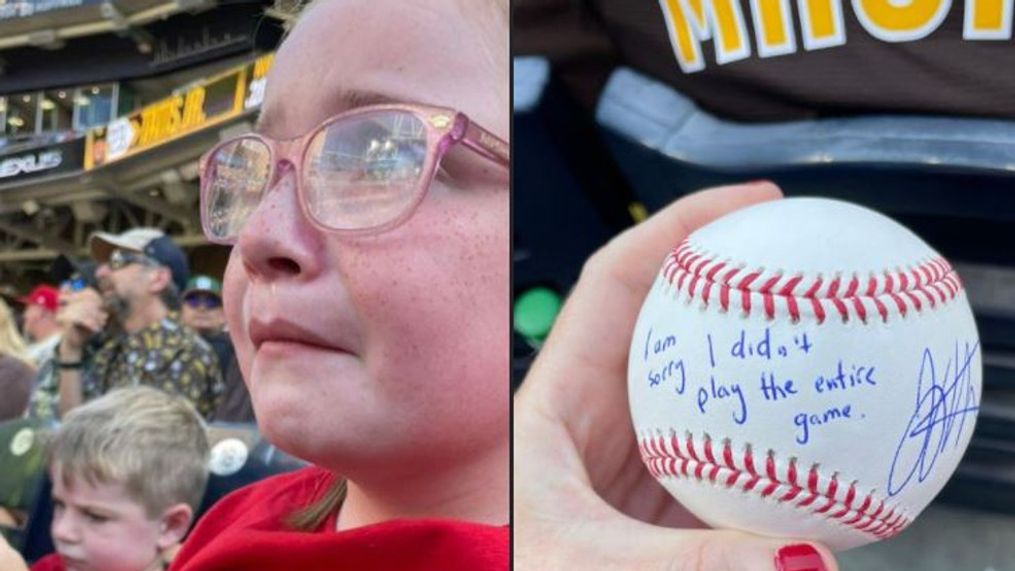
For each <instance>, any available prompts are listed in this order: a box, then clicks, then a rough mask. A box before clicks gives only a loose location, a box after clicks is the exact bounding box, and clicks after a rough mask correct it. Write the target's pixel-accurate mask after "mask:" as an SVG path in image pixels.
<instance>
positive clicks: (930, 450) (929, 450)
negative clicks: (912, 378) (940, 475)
mask: <svg viewBox="0 0 1015 571" xmlns="http://www.w3.org/2000/svg"><path fill="white" fill-rule="evenodd" d="M979 348H980V343H979V341H977V342H976V343H973V344H969V343H968V342H967V343H966V344H965V347H964V349H963V350H962V351H961V352H960V348H959V344H958V343H956V344H955V352H954V355H953V356H952V357H951V358H949V359H948V361H947V362H946V363H945V364H944V369H943V370H941V368H940V367H939V366H938V363H936V362H935V360H934V355H933V354H932V353H931V351H930V349H924V351H923V358H922V359H921V361H920V372H919V376H918V377H917V380H916V408H915V410H914V411H913V414H912V416H911V417H910V418H909V424H908V425H907V426H906V430H905V431H904V432H903V433H902V438H901V439H900V440H899V446H898V448H897V449H896V451H895V456H894V458H893V459H892V466H891V470H890V471H889V473H888V495H890V496H894V495H896V494H898V493H899V492H901V491H902V490H903V489H905V487H906V486H907V485H908V484H909V483H910V481H911V480H912V479H913V477H914V476H916V478H917V481H919V482H923V481H924V480H925V479H926V478H927V477H928V476H929V475H930V474H931V471H932V470H933V468H934V463H935V462H936V461H937V459H938V456H939V455H940V454H941V453H942V452H944V451H945V450H947V449H948V448H949V445H950V447H952V448H954V447H956V446H958V445H959V443H960V440H961V436H962V432H963V430H964V429H965V427H966V420H967V419H969V417H970V415H974V416H975V413H976V411H977V410H979V408H980V399H979V396H978V395H977V394H976V386H975V385H974V382H973V380H974V377H973V367H972V364H973V358H974V357H975V356H976V353H977V351H978V350H979ZM939 373H940V376H939ZM953 437H954V438H953Z"/></svg>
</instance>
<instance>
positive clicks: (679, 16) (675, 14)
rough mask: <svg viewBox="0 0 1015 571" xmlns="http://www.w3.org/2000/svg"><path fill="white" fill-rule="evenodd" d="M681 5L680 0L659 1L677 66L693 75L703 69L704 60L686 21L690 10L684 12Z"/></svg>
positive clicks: (690, 26) (688, 22)
mask: <svg viewBox="0 0 1015 571" xmlns="http://www.w3.org/2000/svg"><path fill="white" fill-rule="evenodd" d="M682 4H683V3H682V2H681V1H680V0H659V7H660V8H662V10H663V17H664V18H665V19H666V30H667V32H669V36H670V45H671V46H673V55H675V56H676V57H677V64H678V65H680V70H681V71H683V72H684V73H693V72H696V71H701V70H702V69H705V60H704V58H702V56H701V45H700V44H699V43H698V42H699V39H698V38H697V37H695V35H696V34H695V33H694V30H693V29H692V25H691V22H690V21H689V19H688V16H689V15H691V14H693V13H691V14H689V12H690V10H684V6H683V5H682ZM699 5H700V4H699ZM702 20H704V18H702Z"/></svg>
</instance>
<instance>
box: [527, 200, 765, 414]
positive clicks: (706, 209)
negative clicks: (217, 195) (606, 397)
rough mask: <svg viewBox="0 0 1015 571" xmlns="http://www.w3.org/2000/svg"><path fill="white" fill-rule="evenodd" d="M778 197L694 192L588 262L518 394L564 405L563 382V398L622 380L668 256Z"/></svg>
mask: <svg viewBox="0 0 1015 571" xmlns="http://www.w3.org/2000/svg"><path fill="white" fill-rule="evenodd" d="M781 196H782V192H781V191H780V190H779V187H778V186H776V185H775V184H774V183H771V182H768V181H759V182H756V183H748V184H740V185H732V186H725V187H718V188H713V189H709V190H704V191H701V192H696V193H694V194H690V195H688V196H685V197H683V198H681V199H680V200H677V201H676V202H674V203H673V204H671V205H669V206H667V207H666V208H664V209H663V210H660V211H659V212H658V213H656V214H655V215H653V216H652V217H651V218H649V219H648V220H646V221H645V222H643V223H641V224H639V225H637V226H635V227H634V228H631V229H629V230H627V231H625V232H623V233H622V234H620V235H618V236H617V237H616V238H614V239H613V240H612V241H610V243H608V244H607V245H606V246H604V247H603V248H602V249H601V250H599V252H597V253H596V254H595V255H593V257H592V258H590V259H589V261H588V262H587V263H586V265H585V268H584V269H583V270H582V275H581V277H580V278H579V280H578V283H577V284H576V285H575V287H574V290H573V291H572V292H571V295H570V297H569V299H568V300H567V303H566V304H565V305H564V308H563V310H562V311H561V313H560V316H559V318H558V319H557V323H556V324H555V325H554V328H553V331H552V332H551V334H550V336H549V338H548V339H547V341H546V344H545V345H544V346H543V349H542V351H541V352H540V356H539V358H538V359H537V360H536V363H534V365H533V370H532V372H531V373H530V374H529V376H528V378H527V379H526V382H525V385H526V386H523V390H525V391H526V392H528V391H539V390H543V389H546V390H550V391H551V392H552V393H553V394H554V399H553V400H555V401H557V404H558V405H559V406H567V404H568V401H569V400H570V399H560V398H558V397H559V396H560V393H559V392H558V391H557V390H555V387H553V384H554V383H559V382H565V380H566V382H568V383H569V384H570V385H571V388H572V389H574V390H569V391H567V393H569V394H576V393H584V391H582V390H581V389H582V388H585V386H586V385H588V386H592V385H599V386H600V387H601V386H602V385H601V384H600V383H609V382H611V380H612V381H614V382H615V379H616V378H617V377H618V376H620V377H621V378H626V364H627V354H628V348H629V345H630V343H631V335H632V333H633V330H634V324H635V321H636V319H637V317H638V311H639V309H640V308H641V304H642V302H643V301H644V299H645V296H646V294H647V293H648V290H649V288H650V287H651V285H652V282H653V281H654V280H655V278H656V276H657V275H658V273H659V269H660V267H661V266H662V262H663V259H664V258H665V256H666V254H667V253H668V252H669V251H670V250H671V249H673V248H674V247H676V246H677V245H678V244H679V243H680V242H681V241H682V240H683V239H684V238H686V237H687V236H688V235H689V234H690V233H691V232H693V231H694V230H696V229H697V228H700V227H701V226H704V225H706V224H708V223H709V222H711V221H713V220H715V219H717V218H720V217H721V216H723V215H725V214H728V213H730V212H732V211H734V210H737V209H740V208H743V207H746V206H751V205H753V204H758V203H761V202H765V201H768V200H775V199H778V198H780V197H781ZM541 385H545V386H541ZM596 392H602V389H601V388H600V389H598V390H597V391H596ZM587 398H588V394H587V393H585V396H583V397H582V400H586V399H587ZM560 412H564V411H560Z"/></svg>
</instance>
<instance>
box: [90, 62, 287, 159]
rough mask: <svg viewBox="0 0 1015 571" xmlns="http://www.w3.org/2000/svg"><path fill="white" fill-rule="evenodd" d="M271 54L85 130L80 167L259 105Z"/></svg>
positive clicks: (173, 137)
mask: <svg viewBox="0 0 1015 571" xmlns="http://www.w3.org/2000/svg"><path fill="white" fill-rule="evenodd" d="M272 59H273V54H268V55H265V56H262V57H260V58H258V59H257V60H255V61H253V62H251V63H249V64H247V65H244V66H242V67H237V68H233V69H231V70H229V71H226V72H224V73H221V74H219V75H217V76H215V77H212V78H209V79H206V80H204V81H201V82H199V83H198V84H196V85H193V86H191V87H189V88H187V89H185V90H183V91H181V92H180V93H178V94H176V95H173V96H170V97H167V98H165V99H162V100H160V101H156V102H155V103H152V104H151V105H148V106H146V107H143V108H141V109H139V110H137V111H135V112H133V113H131V114H129V115H125V116H123V117H120V118H118V119H115V120H114V121H112V122H110V123H109V124H108V125H104V126H101V127H96V128H93V129H91V130H89V131H88V135H87V137H86V142H85V158H84V163H85V169H86V170H89V169H93V168H95V167H98V166H102V165H105V164H109V163H112V162H115V161H118V160H121V159H124V158H127V157H130V156H132V155H135V154H137V153H140V152H143V151H145V150H148V149H152V148H155V147H158V146H159V145H163V144H165V143H168V142H170V141H173V140H176V139H178V138H180V137H183V136H186V135H188V134H190V133H194V132H196V131H199V130H201V129H206V128H208V127H211V126H214V125H217V124H219V123H222V122H224V121H228V120H229V119H233V118H235V117H237V116H239V115H241V114H243V113H245V112H247V111H249V110H251V109H255V108H257V107H259V106H260V105H261V101H262V99H263V98H264V82H265V76H266V75H267V73H268V69H269V68H270V67H271V62H272Z"/></svg>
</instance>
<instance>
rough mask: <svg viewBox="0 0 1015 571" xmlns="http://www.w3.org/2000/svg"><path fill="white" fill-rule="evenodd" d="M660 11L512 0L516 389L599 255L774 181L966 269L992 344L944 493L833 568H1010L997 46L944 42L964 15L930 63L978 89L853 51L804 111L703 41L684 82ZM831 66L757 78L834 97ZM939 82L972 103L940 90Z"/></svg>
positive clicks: (1009, 237) (1013, 315)
mask: <svg viewBox="0 0 1015 571" xmlns="http://www.w3.org/2000/svg"><path fill="white" fill-rule="evenodd" d="M667 4H673V3H656V2H643V3H623V2H619V1H611V0H516V1H515V2H514V3H513V6H514V9H513V10H514V11H513V23H512V30H513V36H512V41H513V47H512V52H513V54H514V56H515V57H514V133H513V159H514V160H513V162H514V174H513V176H514V186H513V193H514V194H513V201H514V259H513V272H514V276H513V281H514V300H513V303H514V306H513V313H514V333H513V334H514V345H513V347H514V349H513V355H512V379H513V382H514V383H515V385H516V386H517V385H518V384H519V383H521V381H522V379H523V378H524V375H525V372H526V371H527V369H528V367H529V365H530V364H531V362H532V359H533V358H534V356H535V355H536V354H537V353H538V350H539V346H540V344H541V343H542V340H543V338H544V337H545V335H546V334H547V332H548V331H549V328H550V326H551V325H552V323H553V319H554V317H555V316H556V312H557V311H558V310H559V308H560V304H561V303H562V301H563V299H564V298H565V297H566V295H567V293H568V291H569V289H570V288H571V287H572V286H573V284H574V282H575V280H576V279H577V276H578V273H579V272H580V270H581V266H582V263H583V262H584V260H585V259H586V258H587V257H588V255H589V254H591V253H592V252H593V251H595V250H596V249H597V248H598V247H599V246H600V245H602V244H603V243H605V242H606V241H607V240H608V239H609V238H610V237H611V236H613V235H614V234H616V233H617V232H619V231H621V230H623V229H624V228H626V227H628V226H630V225H632V224H634V223H636V222H637V221H639V220H641V219H643V218H644V217H645V216H647V215H649V214H651V213H652V212H654V211H655V210H657V209H659V208H660V207H662V206H663V205H665V204H668V203H669V202H671V201H672V200H674V199H675V198H677V197H679V196H681V195H683V194H685V193H688V192H692V191H694V190H697V189H700V188H704V187H708V186H714V185H718V184H724V183H728V182H740V181H747V180H755V179H770V180H773V181H775V182H777V183H778V184H779V185H780V186H781V187H782V188H783V189H784V191H785V192H786V194H787V195H789V196H799V195H812V196H826V197H834V198H842V199H845V200H850V201H853V202H856V203H859V204H863V205H865V206H868V207H871V208H874V209H876V210H879V211H881V212H884V213H886V214H888V215H890V216H891V217H893V218H895V219H896V220H898V221H900V222H901V223H903V224H905V225H906V226H908V227H909V228H911V229H912V230H914V231H915V232H916V233H917V234H919V235H920V236H921V237H922V238H923V239H924V240H926V241H927V242H928V243H930V244H931V245H932V246H933V247H934V248H935V249H936V250H938V251H939V252H941V253H942V254H943V255H945V256H946V257H947V258H948V259H949V260H950V261H951V262H952V263H953V264H954V265H955V266H956V268H957V269H958V272H959V274H960V275H961V277H962V278H963V281H964V283H965V287H966V289H967V292H968V295H969V298H970V300H971V302H972V305H973V308H974V313H975V315H976V319H977V325H978V328H979V331H980V335H981V343H982V350H983V361H984V368H985V371H984V393H983V396H982V407H981V411H980V416H979V421H978V423H977V426H976V431H975V433H974V436H973V440H972V443H971V444H970V447H969V450H968V452H967V453H966V455H965V457H964V459H963V461H962V463H961V465H960V466H959V468H958V470H957V472H956V474H955V476H954V477H953V478H952V480H951V481H950V483H949V484H948V486H947V487H946V488H945V490H944V491H943V492H942V494H941V495H940V496H939V498H938V499H937V500H936V501H935V502H934V503H933V504H932V505H931V507H930V508H928V511H927V512H926V513H925V515H924V516H922V517H921V518H920V519H918V520H917V521H916V523H915V524H914V525H913V526H912V527H911V528H910V529H909V530H907V531H906V532H905V533H903V534H902V535H901V536H899V537H897V538H895V539H892V540H891V541H888V542H883V543H880V544H877V545H872V546H869V547H864V548H860V549H857V550H854V551H851V552H847V553H845V554H842V556H841V559H840V561H841V565H842V569H844V570H845V571H873V570H882V569H933V570H942V571H943V570H954V571H986V570H996V571H1000V570H1003V569H1015V192H1013V188H1015V184H1013V183H1015V123H1013V122H1012V118H1013V117H1015V115H1013V114H1012V113H1011V110H1010V109H1009V108H1007V107H1006V105H1007V104H1008V103H1009V102H1010V101H1011V93H1012V91H1011V90H1010V89H1008V88H1009V87H1010V86H1007V85H1000V84H999V83H998V82H995V81H993V80H992V79H990V77H989V76H978V75H977V71H976V70H975V69H974V68H976V67H977V66H976V65H974V63H973V61H972V60H975V59H977V58H978V57H984V56H982V55H980V54H978V52H976V51H975V50H979V49H986V48H984V47H983V46H981V45H979V44H977V45H975V46H973V47H968V48H967V47H965V46H964V45H962V44H960V43H959V42H954V43H952V44H949V43H948V40H947V38H949V37H951V36H948V35H947V33H948V32H949V31H952V32H954V31H955V30H956V29H957V30H958V32H957V34H958V36H959V37H960V38H961V35H962V22H961V12H962V10H961V6H960V7H959V8H958V10H957V12H958V15H957V16H956V15H949V16H948V18H946V19H945V21H944V24H943V25H942V30H943V32H941V33H939V34H938V35H939V36H941V37H942V38H945V39H942V40H940V41H936V42H932V43H930V44H928V47H927V49H928V50H946V49H947V50H951V51H952V52H955V51H957V50H959V49H966V52H964V53H962V54H961V58H959V59H962V58H964V59H965V61H967V62H968V63H969V70H970V71H969V74H968V76H964V77H962V76H959V75H956V73H955V68H951V67H948V66H946V65H945V64H942V65H941V67H940V69H931V70H929V71H930V72H936V75H934V77H935V78H936V79H934V80H930V79H927V77H926V76H927V75H933V74H930V73H929V72H928V68H927V66H926V65H924V63H925V62H922V61H919V59H920V54H919V53H918V48H919V47H910V46H912V45H913V44H905V48H904V49H903V48H899V50H896V51H900V50H901V51H902V52H903V53H905V56H904V57H902V58H901V59H907V58H908V61H909V63H911V64H912V69H910V70H908V71H907V68H906V67H905V62H894V63H891V65H892V66H896V67H895V68H892V70H891V72H890V73H882V74H878V73H877V70H876V68H877V65H878V62H877V58H872V57H871V54H870V53H867V54H864V53H860V54H859V55H851V56H848V57H847V56H842V59H840V60H838V61H839V62H840V63H839V65H841V66H849V67H850V68H851V71H844V72H842V74H841V75H844V76H846V78H847V79H848V83H849V84H850V85H852V86H853V87H851V88H850V89H842V91H843V95H842V98H841V99H836V98H835V97H834V93H833V94H832V95H829V94H828V93H824V94H822V98H820V100H819V101H814V102H813V105H810V106H809V104H808V102H807V100H806V98H805V97H803V95H801V94H799V93H795V92H794V94H793V95H788V93H790V92H791V91H792V89H790V88H786V87H784V86H781V85H776V82H775V80H771V81H770V82H769V83H764V81H762V80H763V79H765V78H763V77H762V75H763V74H761V73H760V72H758V73H757V74H755V75H752V72H751V71H748V70H746V69H747V67H748V66H747V64H743V62H738V63H737V64H736V65H734V64H728V65H726V66H719V65H717V63H716V62H714V61H711V60H709V58H710V57H711V52H712V46H711V45H709V44H710V43H712V42H704V41H703V42H701V50H702V52H703V53H705V54H706V56H705V57H706V60H707V61H706V63H705V66H706V69H705V70H704V71H701V72H699V73H697V74H694V73H688V74H684V73H681V72H680V69H679V68H678V63H677V61H676V60H675V56H674V51H673V49H671V47H670V45H669V43H668V41H667V37H666V34H667V26H666V23H665V22H666V21H665V20H664V18H663V15H662V14H661V12H660V8H659V6H662V5H667ZM744 4H745V6H746V3H744ZM744 10H745V12H744V13H747V10H748V8H746V7H745V8H744ZM846 25H847V30H846V36H847V37H849V38H851V39H850V41H851V42H853V43H854V44H856V46H855V48H856V49H857V50H859V49H860V47H861V46H863V45H864V44H863V41H866V40H861V39H860V38H862V37H863V35H864V34H865V32H864V31H863V30H862V29H861V28H860V26H859V25H858V24H857V23H856V21H855V20H854V19H852V17H850V18H848V19H847V20H846ZM660 38H661V39H660ZM852 45H853V44H851V46H852ZM886 45H888V44H886ZM896 45H900V44H896ZM966 45H971V44H969V42H966ZM956 46H958V47H956ZM988 47H989V46H988ZM836 49H838V48H836ZM842 49H843V50H845V49H846V48H845V47H843V48H842ZM865 49H866V48H865ZM871 49H879V50H881V49H884V48H883V47H880V46H877V47H875V48H871ZM1008 51H1010V50H1008ZM826 52H827V53H826ZM834 52H835V50H824V51H822V52H817V53H818V54H819V56H820V57H821V58H829V59H821V60H820V61H819V63H818V64H814V65H820V66H821V69H818V70H812V69H807V68H806V62H805V61H804V56H803V55H800V54H790V55H787V56H785V57H784V59H779V58H771V59H770V60H766V61H765V62H764V63H765V65H771V66H775V67H773V73H775V74H784V75H786V74H802V73H809V72H812V73H813V74H814V75H813V77H814V78H815V79H816V81H818V82H819V83H820V81H821V80H822V79H828V81H830V82H835V81H839V79H837V78H835V77H831V76H832V75H833V74H832V72H831V71H829V70H828V67H829V66H833V65H836V64H835V61H833V59H831V58H833V57H835V56H836V54H835V53H834ZM843 53H846V52H845V51H844V52H843ZM878 53H879V54H881V52H878ZM985 53H998V52H985ZM840 55H841V54H840ZM931 55H932V56H933V57H938V56H939V55H940V54H939V53H932V54H931ZM819 56H814V57H819ZM879 57H882V56H880V55H879ZM883 57H885V58H890V57H892V56H891V53H888V52H886V53H885V54H884V55H883ZM1004 57H1007V56H1004ZM745 61H746V60H745ZM841 62H845V63H841ZM741 64H742V65H741ZM758 65H759V66H760V65H761V64H758ZM738 66H739V67H738ZM889 67H890V66H889ZM857 68H859V69H857ZM871 70H874V71H871ZM868 72H869V75H868V77H869V84H868V83H865V82H864V81H863V79H862V78H863V77H864V73H868ZM850 74H852V75H850ZM907 74H908V75H907ZM938 79H940V81H941V82H943V84H948V85H951V84H952V83H962V85H963V89H964V91H961V92H956V93H943V91H945V90H944V89H942V90H936V89H934V88H931V87H929V86H930V85H931V84H932V83H933V81H938ZM978 81H979V82H980V83H977V82H978ZM949 82H952V83H949ZM1002 83H1003V81H1002ZM837 88H838V87H837ZM865 89H866V90H867V93H868V95H866V96H865V95H864V90H865ZM850 90H852V91H855V92H856V94H854V93H852V92H850ZM973 92H976V93H973ZM884 93H892V94H894V96H895V98H894V99H892V104H891V105H888V104H885V103H884V102H883V100H884V97H883V95H884ZM865 97H866V99H864V98H865ZM868 99H869V100H870V101H872V103H871V104H870V105H868V106H867V107H868V108H860V105H859V104H858V103H857V101H867V100H868ZM984 101H986V102H988V104H985V105H981V103H983V102H984ZM991 101H993V102H996V105H994V106H991V105H990V104H989V102H991ZM753 102H756V103H757V105H752V103H753Z"/></svg>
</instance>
